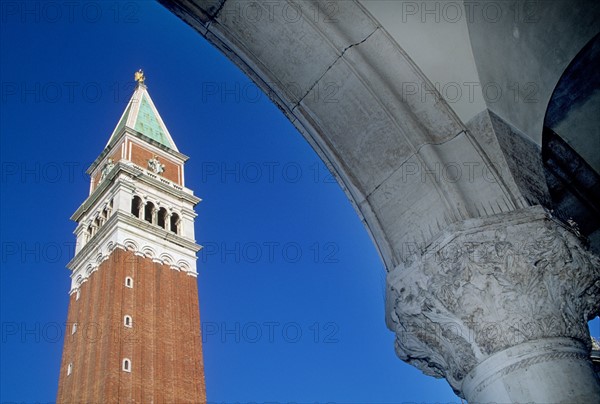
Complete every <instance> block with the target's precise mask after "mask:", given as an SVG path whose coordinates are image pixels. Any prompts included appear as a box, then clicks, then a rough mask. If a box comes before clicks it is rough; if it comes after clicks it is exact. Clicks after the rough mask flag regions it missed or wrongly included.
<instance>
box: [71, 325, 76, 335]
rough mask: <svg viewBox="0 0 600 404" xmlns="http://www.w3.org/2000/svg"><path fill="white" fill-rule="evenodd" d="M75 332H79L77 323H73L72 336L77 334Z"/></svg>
mask: <svg viewBox="0 0 600 404" xmlns="http://www.w3.org/2000/svg"><path fill="white" fill-rule="evenodd" d="M75 331H77V323H73V325H72V326H71V335H73V334H75Z"/></svg>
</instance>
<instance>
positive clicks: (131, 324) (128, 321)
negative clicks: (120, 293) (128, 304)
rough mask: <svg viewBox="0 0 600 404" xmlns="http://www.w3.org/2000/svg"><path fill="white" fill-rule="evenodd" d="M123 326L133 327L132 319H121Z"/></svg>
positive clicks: (128, 317)
mask: <svg viewBox="0 0 600 404" xmlns="http://www.w3.org/2000/svg"><path fill="white" fill-rule="evenodd" d="M123 324H125V327H133V319H132V318H131V316H125V317H124V318H123Z"/></svg>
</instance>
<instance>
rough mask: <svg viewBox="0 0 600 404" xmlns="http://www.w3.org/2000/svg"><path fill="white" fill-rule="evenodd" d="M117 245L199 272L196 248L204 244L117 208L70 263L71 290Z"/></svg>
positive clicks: (153, 259)
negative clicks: (119, 210)
mask: <svg viewBox="0 0 600 404" xmlns="http://www.w3.org/2000/svg"><path fill="white" fill-rule="evenodd" d="M115 248H120V249H123V250H129V251H132V252H133V253H134V254H135V255H138V256H142V257H146V258H149V259H151V260H152V261H153V262H157V263H160V264H164V265H168V266H169V267H170V268H172V269H174V270H178V271H183V272H186V273H187V274H188V275H190V276H197V271H196V252H197V251H199V250H200V249H201V248H202V247H201V246H199V245H197V244H196V243H194V242H191V241H189V240H187V239H185V238H183V237H180V236H177V235H176V234H173V233H171V232H168V231H166V230H164V229H162V228H160V227H158V226H155V225H152V224H150V223H147V222H145V221H143V220H140V219H138V218H136V217H134V216H133V215H131V214H129V215H128V214H126V213H122V212H115V213H113V215H112V216H111V217H110V218H109V219H108V220H107V221H106V223H104V225H102V226H101V227H100V228H99V229H98V231H97V233H96V234H95V235H94V236H93V237H92V238H91V239H90V240H89V242H88V243H87V244H86V245H85V246H84V247H83V248H82V249H81V250H80V251H79V252H78V253H77V254H76V255H75V257H73V259H72V260H71V261H70V262H69V263H68V264H67V267H68V268H69V269H70V270H71V271H72V274H71V278H72V281H71V290H70V292H69V293H72V292H73V291H74V290H76V289H77V288H79V286H80V285H81V284H82V283H83V282H85V281H86V280H87V279H88V278H89V276H90V275H91V274H92V273H93V272H94V271H96V270H97V269H98V268H99V266H100V264H102V262H104V261H106V260H107V259H108V258H109V256H110V254H111V253H112V252H113V251H114V250H115Z"/></svg>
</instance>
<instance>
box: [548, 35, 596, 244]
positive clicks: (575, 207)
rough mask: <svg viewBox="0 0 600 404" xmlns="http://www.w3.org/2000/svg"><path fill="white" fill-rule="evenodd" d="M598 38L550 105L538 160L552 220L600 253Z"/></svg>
mask: <svg viewBox="0 0 600 404" xmlns="http://www.w3.org/2000/svg"><path fill="white" fill-rule="evenodd" d="M599 65H600V34H598V35H596V36H595V37H594V38H592V39H591V40H590V41H589V42H588V43H587V44H586V45H585V46H584V47H583V48H582V49H581V50H580V52H579V53H578V54H577V55H576V56H575V57H574V58H573V60H572V61H571V63H570V64H569V65H568V67H567V68H566V69H565V71H564V73H563V74H562V76H561V78H560V80H559V81H558V83H557V84H556V87H555V88H554V91H553V93H552V97H551V98H550V100H549V102H548V106H547V109H546V114H545V118H544V129H543V134H542V160H543V163H544V168H545V170H544V171H545V175H546V183H547V184H548V190H549V194H550V198H551V204H552V207H553V209H554V211H555V215H557V216H558V217H560V218H561V219H562V220H563V221H564V222H569V221H571V223H573V224H574V225H575V224H576V226H577V229H578V231H581V233H582V234H583V235H585V236H589V237H590V240H591V248H592V250H594V251H595V252H596V253H600V157H599V155H598V147H599V145H598V139H600V114H598V110H600V93H599V92H598V91H597V89H598V88H600V75H598V74H597V71H596V69H597V66H599Z"/></svg>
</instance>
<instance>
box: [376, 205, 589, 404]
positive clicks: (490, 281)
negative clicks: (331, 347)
mask: <svg viewBox="0 0 600 404" xmlns="http://www.w3.org/2000/svg"><path fill="white" fill-rule="evenodd" d="M386 313H387V323H388V327H389V328H390V329H391V330H393V331H394V332H395V333H396V352H397V354H398V356H399V357H400V358H401V359H402V360H404V361H406V362H408V363H410V364H411V365H414V366H416V367H417V368H419V369H421V370H422V371H423V372H424V373H425V374H428V375H431V376H435V377H444V378H446V379H447V380H448V382H449V383H450V385H451V386H452V388H453V389H454V391H455V392H456V393H457V394H458V395H459V396H461V397H463V398H466V399H467V400H468V401H469V403H487V402H496V403H503V402H577V403H584V402H585V403H588V402H589V403H591V402H599V401H598V400H599V398H600V383H599V381H598V376H597V374H596V373H595V372H594V370H593V366H592V363H591V361H590V351H591V338H590V335H589V330H588V325H587V321H588V320H590V319H592V318H594V317H595V316H597V315H598V314H599V313H600V259H599V258H598V257H596V256H595V255H593V254H591V253H589V252H588V251H586V250H585V248H584V247H583V244H582V240H580V239H579V237H578V236H577V234H576V233H575V232H574V231H573V230H572V229H569V228H567V227H565V225H563V224H562V223H561V222H559V221H557V220H555V219H554V218H553V217H552V216H551V215H550V213H548V212H547V211H546V210H545V209H543V208H541V207H539V206H536V207H530V208H526V209H521V210H518V211H514V212H510V213H504V214H500V215H496V216H492V217H487V218H479V219H469V220H465V221H463V222H462V223H457V224H455V225H452V226H450V227H449V228H448V229H447V230H446V231H444V232H443V233H442V234H441V235H440V236H439V237H438V238H437V239H436V240H434V241H433V242H432V243H430V244H429V245H428V247H427V248H426V250H425V252H423V253H422V254H419V255H414V256H412V257H410V258H409V259H407V261H406V262H405V263H404V264H403V265H399V266H398V267H396V268H395V269H394V270H393V271H392V272H390V273H389V274H388V278H387V302H386Z"/></svg>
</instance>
